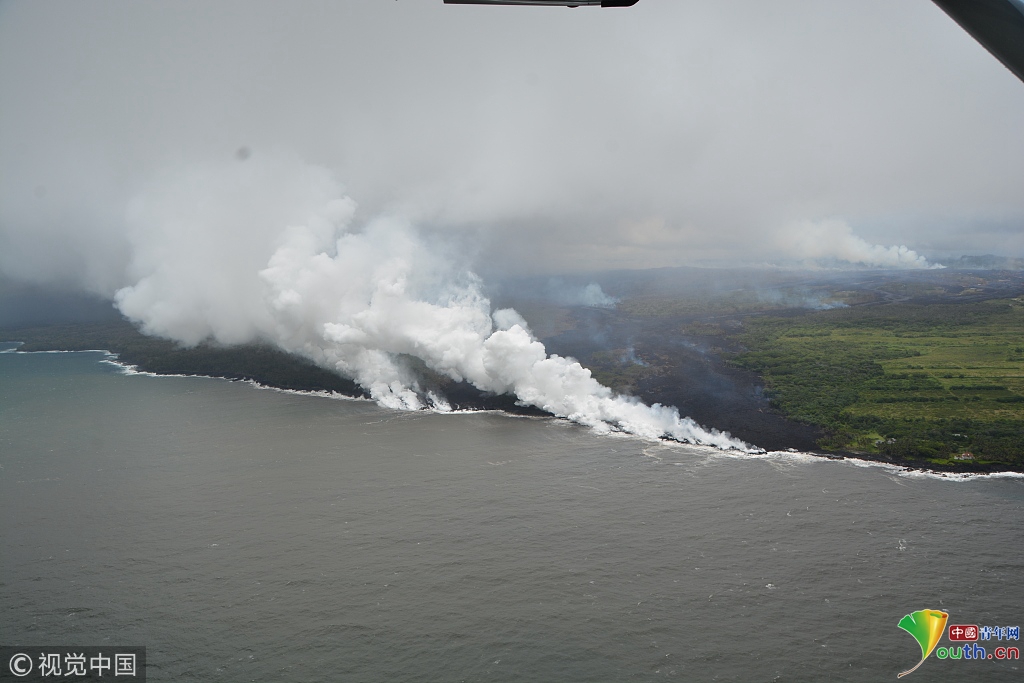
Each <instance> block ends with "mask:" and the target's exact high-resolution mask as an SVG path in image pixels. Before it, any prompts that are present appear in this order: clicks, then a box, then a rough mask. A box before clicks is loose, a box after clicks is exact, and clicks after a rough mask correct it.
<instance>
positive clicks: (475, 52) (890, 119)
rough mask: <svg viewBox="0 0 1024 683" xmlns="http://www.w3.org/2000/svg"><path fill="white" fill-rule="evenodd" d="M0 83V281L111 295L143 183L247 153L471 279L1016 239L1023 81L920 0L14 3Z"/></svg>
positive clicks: (3, 22) (122, 276)
mask: <svg viewBox="0 0 1024 683" xmlns="http://www.w3.org/2000/svg"><path fill="white" fill-rule="evenodd" d="M0 98H2V100H3V102H4V104H3V107H2V108H0V173H2V179H3V182H2V183H0V269H2V270H3V272H4V273H6V274H7V275H10V276H13V277H19V278H29V279H36V280H46V279H54V278H57V279H64V280H71V281H75V282H78V283H80V284H83V285H85V286H86V287H88V288H89V289H90V290H92V291H98V292H103V293H107V294H110V293H112V292H113V291H114V290H115V289H117V288H118V287H122V286H128V285H133V284H135V281H134V280H133V277H134V276H133V274H132V271H131V270H130V268H129V264H130V263H131V261H132V258H133V242H132V238H131V236H130V235H131V232H130V231H129V225H131V224H132V219H131V218H130V211H129V208H128V207H129V206H131V205H132V204H133V202H134V201H137V198H138V197H139V196H140V195H142V194H144V193H145V192H146V190H145V188H147V187H151V186H152V184H153V183H154V182H159V179H160V178H161V177H164V176H165V175H166V174H168V173H172V174H176V175H175V177H177V175H178V174H180V173H182V172H185V171H182V169H189V168H202V167H203V166H204V165H206V164H211V163H221V162H222V161H225V160H231V161H232V162H235V163H249V162H242V161H238V160H237V158H236V156H235V154H236V152H237V150H238V149H239V148H240V147H243V146H245V147H247V148H249V149H251V150H253V152H254V153H256V154H260V153H266V154H276V155H281V154H283V155H292V156H295V157H297V158H300V159H302V160H304V161H305V162H306V163H309V164H314V165H317V166H322V167H325V168H327V169H330V170H331V171H332V172H333V174H334V176H335V177H337V178H339V179H340V180H341V181H342V182H343V183H344V184H345V187H346V191H347V192H348V194H349V195H351V196H352V197H353V198H354V199H355V200H356V201H357V202H358V204H359V207H360V209H359V212H360V215H361V216H362V217H363V219H364V220H365V219H366V218H368V217H371V216H374V215H378V214H382V213H386V214H389V215H400V216H403V217H405V218H406V219H408V220H409V221H411V222H412V223H414V224H416V225H420V226H422V229H424V230H427V231H433V232H434V233H437V234H440V233H444V234H446V235H447V237H448V239H452V240H456V241H464V242H466V243H468V244H471V245H472V248H471V249H469V250H468V251H469V252H471V255H472V260H473V263H472V264H471V265H472V266H473V267H475V268H476V269H477V270H479V271H482V272H484V273H485V274H486V273H487V272H496V273H528V272H544V271H551V272H557V271H568V270H577V269H595V268H604V267H612V268H619V267H644V266H652V267H653V266H665V265H677V264H682V263H693V262H708V261H710V262H730V263H742V262H764V261H770V262H784V261H787V260H790V259H803V258H806V253H805V252H806V249H805V248H803V247H801V246H800V245H798V244H794V243H793V242H792V240H788V239H787V235H790V234H791V232H792V226H794V225H800V224H802V223H803V222H810V224H815V225H821V224H826V223H828V222H842V223H844V224H845V225H847V226H849V227H850V229H851V239H855V240H861V241H862V242H864V244H866V245H867V248H868V249H873V248H876V247H877V248H878V249H881V250H883V251H885V250H889V249H890V248H891V247H894V248H896V249H897V250H898V249H899V247H900V246H905V247H906V248H907V249H909V250H912V251H915V252H918V253H919V254H922V255H925V256H930V254H929V253H928V250H929V249H933V250H935V251H937V252H941V253H955V252H968V253H970V252H975V253H976V252H987V253H998V254H1008V255H1015V256H1020V255H1024V251H1022V250H1024V242H1022V240H1021V233H1022V232H1024V192H1021V181H1022V179H1024V131H1022V125H1021V121H1024V87H1022V86H1021V84H1020V83H1019V81H1017V80H1016V79H1014V78H1013V76H1012V75H1011V74H1010V73H1009V72H1008V71H1006V70H1005V69H1004V68H1003V67H1002V66H1001V65H999V64H998V63H997V62H996V61H995V60H993V59H992V58H991V56H989V55H988V54H987V53H986V52H985V51H984V50H983V49H982V48H980V47H979V46H978V45H976V44H975V43H974V42H973V41H972V40H971V39H970V38H969V37H968V36H967V35H966V34H964V33H963V32H962V31H961V30H960V29H959V28H958V27H957V26H956V25H955V24H953V22H951V21H950V20H949V19H948V18H947V17H946V16H945V15H944V14H943V13H942V12H940V11H939V10H937V9H936V8H935V7H934V6H933V5H932V3H930V2H927V1H925V0H920V1H917V2H906V3H892V2H887V1H882V0H875V1H864V2H857V3H845V4H841V3H821V2H812V1H810V0H807V1H802V2H775V3H765V2H755V1H754V0H748V1H740V0H737V1H735V2H708V3H677V2H667V1H665V0H660V1H659V0H643V1H642V2H640V3H639V4H638V5H636V6H635V7H633V8H631V9H623V10H598V9H579V10H566V9H563V8H551V9H543V8H500V7H494V8H486V7H472V6H466V7H462V6H444V5H443V4H442V3H441V2H440V0H437V1H436V2H435V1H431V0H417V1H415V2H414V1H413V0H401V1H399V2H380V1H378V0H372V1H371V0H364V1H362V2H356V1H353V2H345V3H337V2H326V1H325V2H312V1H310V2H304V3H302V4H301V5H293V4H283V3H271V2H251V1H246V2H219V3H216V4H210V3H205V2H174V3H170V2H157V3H131V2H76V3H63V4H59V5H56V4H41V3H34V2H8V3H5V4H3V5H0ZM131 229H132V230H137V226H136V227H133V228H131ZM858 244H859V243H858ZM879 253H882V252H879ZM825 256H828V255H827V254H826V255H825ZM832 256H833V257H835V258H841V254H832Z"/></svg>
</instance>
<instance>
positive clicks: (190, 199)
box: [115, 156, 749, 449]
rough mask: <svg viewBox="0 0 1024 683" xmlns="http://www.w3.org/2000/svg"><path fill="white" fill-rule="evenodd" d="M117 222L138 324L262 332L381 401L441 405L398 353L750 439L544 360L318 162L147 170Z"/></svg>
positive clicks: (557, 406) (394, 222) (442, 368)
mask: <svg viewBox="0 0 1024 683" xmlns="http://www.w3.org/2000/svg"><path fill="white" fill-rule="evenodd" d="M128 218H129V224H130V233H129V234H130V239H131V242H132V253H133V258H132V262H131V266H130V273H131V279H132V280H133V282H134V284H131V285H130V286H127V287H123V288H121V289H120V290H118V291H117V294H116V296H115V300H116V303H117V306H118V308H119V309H120V310H121V311H122V312H123V313H124V314H125V315H126V316H128V317H129V318H131V319H132V320H134V321H136V322H137V323H138V324H140V326H141V328H142V329H143V331H145V332H147V333H149V334H155V335H160V336H163V337H168V338H171V339H175V340H178V341H181V342H183V343H185V344H196V343H198V342H200V341H203V340H205V339H211V338H212V339H213V340H216V341H218V342H222V343H227V344H235V343H241V342H246V341H250V340H255V339H262V340H266V341H270V342H272V343H274V344H276V345H277V346H279V347H280V348H282V349H284V350H286V351H289V352H292V353H296V354H301V355H303V356H305V357H307V358H310V359H312V360H313V361H315V362H316V363H318V364H319V365H321V366H323V367H326V368H329V369H333V370H335V371H337V372H339V373H341V374H342V375H345V376H347V377H351V378H352V379H354V380H355V381H357V382H358V383H359V384H360V385H361V386H363V387H364V388H365V389H366V390H367V391H368V392H369V393H370V395H371V396H372V397H373V398H374V399H375V400H377V401H378V402H379V403H380V404H381V405H384V406H387V407H390V408H395V409H409V410H414V409H419V408H422V407H431V406H432V407H435V408H438V409H445V408H446V404H445V403H444V401H443V399H442V398H440V397H436V396H433V395H430V394H428V393H427V392H425V391H424V390H423V389H422V388H421V387H420V384H419V382H418V380H417V377H416V374H415V372H414V371H413V370H411V369H410V363H409V362H408V360H407V359H408V358H417V359H419V360H420V361H422V363H424V364H425V365H426V366H427V367H429V368H430V369H431V370H433V371H434V372H436V373H439V374H441V375H444V376H446V377H449V378H451V379H453V380H456V381H466V382H469V383H471V384H472V385H473V386H475V387H477V388H478V389H480V390H483V391H487V392H493V393H499V394H504V393H508V394H513V395H514V396H516V398H517V399H518V400H519V401H520V402H521V403H524V404H529V405H532V406H536V407H539V408H542V409H544V410H546V411H549V412H551V413H553V414H555V415H558V416H561V417H565V418H568V419H570V420H573V421H575V422H578V423H580V424H584V425H588V426H590V427H593V428H595V429H597V430H600V431H616V430H620V431H624V432H628V433H631V434H636V435H638V436H642V437H646V438H658V437H669V438H673V439H677V440H680V441H687V442H693V443H701V444H708V445H714V446H717V447H720V448H739V449H748V448H749V447H748V446H747V445H746V444H744V443H742V442H741V441H738V440H736V439H733V438H732V437H730V436H729V435H728V434H724V433H720V432H717V431H715V430H707V429H704V428H702V427H701V426H700V425H698V424H696V423H695V422H694V421H693V420H691V419H689V418H681V417H680V416H679V413H678V411H677V410H676V409H675V408H669V407H665V406H660V405H654V406H647V405H644V404H643V403H641V402H640V401H638V400H637V399H635V398H633V397H628V396H622V395H616V394H614V393H613V392H612V391H611V390H610V389H609V388H607V387H605V386H603V385H601V384H600V383H598V382H597V381H596V380H595V379H594V378H593V377H592V376H591V373H590V371H589V370H588V369H586V368H584V367H582V366H581V365H580V364H579V363H578V362H576V361H575V360H572V359H570V358H562V357H560V356H557V355H548V354H547V352H546V350H545V348H544V345H543V344H542V343H541V342H539V341H537V340H536V339H535V338H534V337H533V335H532V334H531V332H530V330H529V328H528V326H527V324H526V322H525V321H524V320H523V319H522V317H521V316H519V314H518V313H516V312H515V311H514V310H511V309H502V310H497V311H493V312H492V311H491V306H490V302H489V301H488V299H487V298H485V297H484V296H483V295H482V293H481V287H480V282H479V280H478V278H477V277H476V276H475V275H473V274H472V273H471V272H469V271H468V270H465V269H462V268H459V267H457V266H456V263H457V261H456V259H454V258H453V256H452V255H451V253H450V252H451V250H449V249H446V248H445V247H444V246H443V245H440V244H438V243H437V241H436V239H434V240H427V239H425V238H424V237H423V236H422V235H421V234H419V233H418V232H417V231H416V230H415V229H414V228H413V227H412V226H411V225H410V224H409V223H408V222H406V221H403V220H401V219H398V218H394V217H380V218H376V219H373V220H370V221H368V222H365V223H359V222H358V221H357V220H356V205H355V203H354V202H353V201H352V200H351V199H349V198H348V197H347V196H345V195H344V193H343V190H342V188H341V186H340V185H339V184H338V182H337V181H336V180H335V179H334V177H333V176H332V175H331V173H330V172H329V171H327V170H326V169H323V168H318V167H311V166H308V165H304V164H301V163H299V162H297V161H294V160H293V161H289V162H281V161H280V160H271V159H267V158H261V157H260V156H255V157H253V158H251V159H249V160H248V161H246V162H245V163H235V164H232V165H230V166H223V167H207V168H205V169H201V170H193V171H190V172H189V173H186V174H180V175H176V176H169V177H165V178H161V179H160V181H159V182H158V183H156V184H154V185H153V186H152V187H151V188H150V189H149V190H148V191H146V192H145V193H144V194H143V195H142V196H141V197H140V198H139V199H137V200H136V201H135V202H133V204H132V206H131V208H130V211H129V216H128ZM602 294H603V293H602Z"/></svg>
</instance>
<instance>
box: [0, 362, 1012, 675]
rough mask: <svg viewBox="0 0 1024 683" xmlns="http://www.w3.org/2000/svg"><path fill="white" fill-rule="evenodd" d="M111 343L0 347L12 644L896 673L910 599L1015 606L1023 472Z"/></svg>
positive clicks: (182, 657)
mask: <svg viewBox="0 0 1024 683" xmlns="http://www.w3.org/2000/svg"><path fill="white" fill-rule="evenodd" d="M103 359H104V356H103V354H100V353H59V354H57V353H54V354H16V353H3V354H0V468H2V469H0V608H2V614H3V619H0V644H3V645H21V644H52V645H62V644H75V643H79V644H103V643H110V644H112V645H113V644H125V645H131V644H139V645H145V646H147V648H148V661H149V669H148V675H149V680H151V681H553V682H554V681H569V682H571V681H624V680H660V679H677V680H685V681H743V682H749V681H879V680H895V678H896V674H897V673H898V672H900V671H903V670H905V669H908V668H910V667H911V666H913V665H914V664H916V663H917V661H918V660H919V659H920V654H921V653H920V649H919V648H918V645H917V643H916V641H914V639H913V638H912V637H911V636H910V635H909V634H907V633H905V632H903V631H901V630H899V629H898V628H897V627H896V624H897V622H898V621H899V620H900V618H901V617H903V615H905V614H907V613H910V612H913V611H915V610H919V609H925V608H929V609H941V610H945V611H948V612H949V614H950V623H965V624H979V625H1000V626H1012V625H1018V624H1020V623H1021V622H1024V538H1022V535H1024V532H1022V529H1024V481H1022V480H1021V479H1020V478H1013V477H1007V478H998V477H981V478H976V479H971V480H967V481H959V480H949V479H943V478H939V477H933V476H921V475H908V474H906V473H900V472H897V471H894V470H890V469H885V468H882V467H877V466H857V465H856V464H855V463H851V462H847V461H844V462H834V461H827V460H821V459H815V458H810V457H806V456H799V455H773V456H766V457H750V456H738V455H729V454H723V453H718V452H715V451H710V450H707V449H698V448H691V447H685V446H679V445H664V444H652V443H647V442H643V441H640V440H637V439H633V438H626V437H608V436H599V435H595V434H593V433H591V432H589V431H588V430H587V429H585V428H581V427H578V426H574V425H571V424H568V423H566V422H564V421H557V420H544V419H535V418H518V417H508V416H504V415H497V414H489V413H478V414H461V415H437V414H431V413H415V414H410V413H396V412H391V411H387V410H383V409H381V408H379V407H377V406H375V405H373V404H371V403H368V402H361V401H346V400H332V399H328V398H323V397H316V396H306V395H296V394H287V393H282V392H276V391H271V390H265V389H259V388H256V387H253V386H250V385H248V384H244V383H232V382H226V381H222V380H213V379H204V378H185V377H151V376H145V375H134V376H133V375H126V374H124V372H123V371H122V370H121V369H119V368H118V367H116V366H113V365H110V364H107V363H103V362H102V361H103ZM943 644H944V645H945V644H947V643H945V642H944V643H943ZM981 644H982V645H984V646H986V647H987V648H988V651H989V652H992V650H993V648H994V647H995V646H996V645H997V644H999V643H997V642H996V641H990V642H988V643H985V642H983V643H981ZM1002 644H1006V643H1005V641H1004V642H1003V643H1002ZM1011 644H1013V645H1018V646H1019V643H1011ZM1021 667H1022V665H1021V664H1020V663H1019V662H1017V661H995V660H982V661H965V660H958V661H953V660H938V659H936V657H935V655H934V654H933V655H932V657H931V658H930V659H929V660H928V661H927V662H925V663H924V665H923V666H922V667H921V668H920V669H918V670H917V671H916V672H915V673H913V674H912V675H911V676H910V680H916V681H921V682H925V681H951V680H971V681H1019V680H1021V675H1022V668H1021Z"/></svg>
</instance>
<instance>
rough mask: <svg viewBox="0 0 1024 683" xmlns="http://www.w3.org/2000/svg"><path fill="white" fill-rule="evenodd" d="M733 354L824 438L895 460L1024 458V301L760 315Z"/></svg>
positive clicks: (829, 444) (776, 400)
mask: <svg viewBox="0 0 1024 683" xmlns="http://www.w3.org/2000/svg"><path fill="white" fill-rule="evenodd" d="M737 338H738V340H739V342H740V343H741V344H742V345H743V347H744V348H745V349H747V350H746V351H745V352H743V353H740V354H738V355H736V356H735V357H734V358H733V359H732V362H733V363H734V364H735V365H738V366H740V367H743V368H747V369H750V370H753V371H755V372H758V373H759V374H761V375H762V377H763V378H764V380H765V383H766V388H767V390H768V392H769V395H770V398H771V400H772V402H773V404H774V405H775V406H776V407H778V408H779V409H780V410H781V411H782V412H783V413H785V414H786V415H787V416H789V417H792V418H794V419H797V420H801V421H804V422H808V423H811V424H816V425H821V426H823V427H825V428H826V430H827V432H828V436H826V437H825V438H824V439H823V440H822V441H821V442H820V445H821V446H822V447H823V448H827V449H833V450H839V449H852V450H858V451H866V452H873V453H881V454H883V455H888V456H891V457H895V458H900V459H907V458H909V459H925V460H930V461H931V462H934V463H951V462H956V460H954V458H955V457H956V456H960V457H962V454H963V453H971V454H972V455H973V456H974V457H975V458H976V459H977V460H979V461H986V460H987V461H999V462H1006V463H1013V464H1016V465H1021V464H1024V300H1022V299H1020V298H1018V299H1010V300H1007V299H1002V300H992V301H983V302H977V303H959V304H934V305H911V304H893V305H887V306H865V307H856V308H846V309H835V310H830V311H821V312H817V313H810V314H808V315H805V316H800V317H790V318H773V317H763V318H762V317H757V318H750V319H748V320H747V323H746V326H745V329H744V331H743V332H742V333H741V334H740V335H738V337H737Z"/></svg>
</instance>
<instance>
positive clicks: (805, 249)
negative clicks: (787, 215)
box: [782, 219, 943, 269]
mask: <svg viewBox="0 0 1024 683" xmlns="http://www.w3.org/2000/svg"><path fill="white" fill-rule="evenodd" d="M782 239H783V240H784V241H786V242H788V244H787V245H786V246H787V247H789V248H790V249H792V251H793V252H795V255H796V256H797V257H799V258H804V259H808V260H811V261H816V262H819V263H821V262H834V261H843V262H846V263H851V264H858V265H863V266H869V267H874V268H908V269H920V268H942V267H943V266H942V265H939V264H931V263H929V262H928V259H926V258H925V257H924V256H922V255H920V254H918V253H917V252H916V251H914V250H912V249H909V248H908V247H906V246H904V245H899V246H888V247H887V246H883V245H881V244H871V243H870V242H868V241H866V240H864V239H863V238H861V237H858V236H857V235H855V234H853V229H852V228H851V227H850V226H849V225H848V224H847V223H846V222H845V221H842V220H836V219H830V220H824V221H818V222H815V221H802V222H799V223H796V224H794V225H792V226H790V229H789V230H787V231H784V232H783V234H782Z"/></svg>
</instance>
